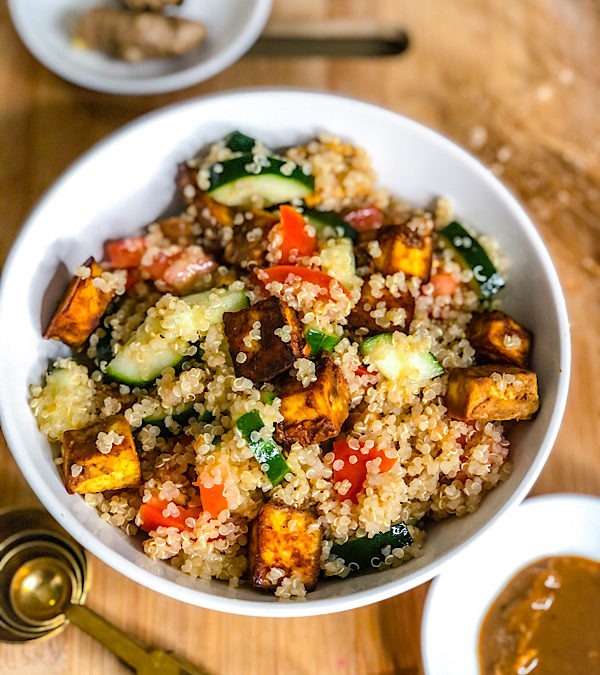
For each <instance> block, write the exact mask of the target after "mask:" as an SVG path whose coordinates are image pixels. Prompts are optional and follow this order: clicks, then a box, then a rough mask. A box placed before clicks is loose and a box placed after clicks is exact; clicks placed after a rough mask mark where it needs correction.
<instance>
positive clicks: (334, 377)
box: [275, 357, 350, 446]
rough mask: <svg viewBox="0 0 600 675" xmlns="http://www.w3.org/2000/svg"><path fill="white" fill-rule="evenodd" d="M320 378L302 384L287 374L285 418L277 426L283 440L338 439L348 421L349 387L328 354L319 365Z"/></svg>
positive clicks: (282, 410) (283, 396)
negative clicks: (304, 385)
mask: <svg viewBox="0 0 600 675" xmlns="http://www.w3.org/2000/svg"><path fill="white" fill-rule="evenodd" d="M316 376H317V379H316V380H315V381H314V382H311V383H310V384H309V385H308V386H306V387H303V386H302V383H301V382H299V381H298V380H297V379H296V378H295V377H291V376H288V377H287V378H286V380H285V381H284V382H283V384H282V387H281V393H280V396H281V406H280V408H279V412H280V413H281V414H282V415H283V421H282V422H280V423H279V424H278V425H277V428H276V430H275V436H276V438H277V439H278V440H279V441H281V442H282V443H289V444H291V443H295V442H298V443H300V444H301V445H304V446H306V445H310V444H311V443H321V442H323V441H326V440H328V439H329V438H335V437H336V436H337V435H338V434H339V433H340V431H341V429H342V425H343V424H344V422H345V421H346V418H347V417H348V413H349V405H350V389H349V387H348V383H347V382H346V379H345V377H344V375H343V373H342V371H341V369H340V368H339V366H337V365H336V364H335V363H334V362H333V360H332V359H331V358H329V357H324V358H322V359H321V360H320V361H319V363H318V364H317V368H316Z"/></svg>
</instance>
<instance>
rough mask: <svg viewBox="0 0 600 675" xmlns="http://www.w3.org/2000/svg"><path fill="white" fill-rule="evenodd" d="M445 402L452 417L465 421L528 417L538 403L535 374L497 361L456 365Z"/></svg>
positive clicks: (524, 418) (449, 380)
mask: <svg viewBox="0 0 600 675" xmlns="http://www.w3.org/2000/svg"><path fill="white" fill-rule="evenodd" d="M445 403H446V407H447V408H448V414H449V415H450V416H451V417H454V418H455V419H459V420H463V421H465V422H469V421H471V420H485V421H488V420H528V419H531V417H533V415H534V414H535V413H536V412H537V410H538V408H539V404H540V401H539V395H538V386H537V377H536V375H535V373H533V372H531V371H530V370H524V369H523V368H517V367H515V366H504V365H500V364H488V365H485V366H470V367H469V368H455V369H454V370H452V371H451V372H450V375H449V378H448V389H447V391H446V400H445Z"/></svg>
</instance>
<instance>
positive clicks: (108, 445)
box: [61, 415, 142, 494]
mask: <svg viewBox="0 0 600 675" xmlns="http://www.w3.org/2000/svg"><path fill="white" fill-rule="evenodd" d="M61 455H62V459H63V470H64V480H65V486H66V488H67V491H68V492H70V493H74V492H77V493H79V494H85V493H87V492H104V491H105V490H121V489H123V488H129V487H135V486H136V485H139V484H140V482H141V478H142V476H141V470H140V460H139V457H138V454H137V451H136V449H135V442H134V440H133V436H132V435H131V428H130V426H129V424H128V422H127V420H126V419H125V417H124V416H123V415H114V416H113V417H107V418H106V419H103V420H101V421H100V422H97V423H96V424H92V425H91V426H89V427H84V428H83V429H76V430H75V429H74V430H71V431H65V433H64V434H63V438H62V445H61Z"/></svg>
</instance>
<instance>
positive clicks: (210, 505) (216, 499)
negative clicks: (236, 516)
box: [196, 482, 229, 518]
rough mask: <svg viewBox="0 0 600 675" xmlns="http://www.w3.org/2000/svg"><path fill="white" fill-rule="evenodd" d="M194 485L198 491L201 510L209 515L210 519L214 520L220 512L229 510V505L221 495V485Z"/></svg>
mask: <svg viewBox="0 0 600 675" xmlns="http://www.w3.org/2000/svg"><path fill="white" fill-rule="evenodd" d="M196 485H197V486H198V488H199V489H200V499H201V500H202V509H203V510H204V511H207V512H208V513H210V516H211V518H216V517H217V516H218V515H219V513H221V511H224V510H225V509H228V508H229V503H228V502H227V499H226V498H225V495H224V494H223V483H218V484H217V483H215V484H214V485H212V486H211V487H206V485H204V483H200V482H198V483H196Z"/></svg>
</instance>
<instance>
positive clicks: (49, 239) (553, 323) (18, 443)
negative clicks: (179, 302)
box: [0, 89, 570, 617]
mask: <svg viewBox="0 0 600 675" xmlns="http://www.w3.org/2000/svg"><path fill="white" fill-rule="evenodd" d="M234 129H239V130H240V131H243V132H244V133H247V134H249V135H251V136H253V137H254V138H260V139H261V140H263V141H264V142H265V143H266V144H267V145H268V146H270V147H275V148H277V147H282V146H286V145H293V144H295V143H301V142H306V141H307V140H308V139H310V138H314V137H315V136H316V135H317V134H319V133H320V132H325V131H326V132H329V133H333V134H337V135H339V136H340V137H342V138H344V139H346V140H348V141H350V142H353V143H355V144H357V145H360V146H361V147H363V148H365V149H366V150H367V152H368V153H369V155H370V156H371V158H372V160H373V166H374V168H375V171H376V173H377V175H378V177H379V184H380V185H382V186H383V187H386V188H388V189H389V190H390V191H391V192H393V193H394V194H398V195H401V196H402V197H403V198H405V199H407V200H408V201H410V202H412V203H414V204H418V205H421V206H426V205H428V204H431V202H432V200H433V199H434V198H435V197H436V196H439V195H446V196H447V197H448V198H449V199H450V200H451V201H452V202H453V204H454V205H455V207H456V209H457V212H458V213H459V214H460V217H461V218H462V219H464V220H465V221H466V222H468V223H472V225H473V227H475V228H476V229H477V230H479V231H481V232H482V233H485V234H488V235H490V236H492V237H494V239H495V240H496V241H497V242H498V246H499V248H500V250H501V251H503V252H504V254H505V255H506V256H507V259H508V260H509V261H510V265H511V267H510V273H509V276H508V283H507V288H506V290H505V291H504V292H503V293H504V295H505V297H504V308H505V309H506V311H507V312H508V313H509V314H511V315H512V316H514V317H515V318H516V319H517V320H520V321H523V323H525V324H526V325H527V327H528V328H530V329H531V330H533V332H534V334H535V335H536V336H537V335H539V336H543V339H540V340H538V341H537V342H536V346H535V348H534V351H533V362H532V368H533V370H534V371H535V372H536V373H537V376H538V381H539V387H540V395H541V400H542V405H541V408H540V411H539V413H538V414H537V415H536V417H535V419H534V420H532V421H531V422H526V423H523V424H518V425H516V426H515V428H514V429H513V430H512V431H511V432H510V440H511V445H512V450H511V452H512V458H513V460H514V467H513V472H512V474H511V475H510V477H509V478H508V479H507V480H506V481H505V482H504V483H502V484H501V485H499V486H497V487H496V488H495V489H494V490H492V491H491V492H490V493H489V494H488V495H486V498H485V499H484V500H483V502H482V504H481V506H480V508H479V509H478V510H477V511H476V512H475V513H473V514H471V515H469V516H465V517H463V518H454V519H452V518H449V519H448V520H446V521H444V522H440V523H432V524H431V527H428V533H427V541H426V544H425V547H424V551H423V555H422V556H421V557H419V558H415V559H413V560H410V561H408V562H407V563H406V564H404V565H402V566H400V567H398V568H395V569H387V570H383V571H380V572H378V573H376V574H368V575H364V576H356V577H350V578H348V579H344V580H322V582H320V583H319V585H318V588H317V589H316V590H315V591H313V592H311V593H309V594H308V595H307V597H306V598H305V599H304V600H302V601H300V602H281V601H279V600H278V599H277V598H275V597H274V596H273V595H271V594H261V593H259V592H257V591H256V590H255V589H253V588H250V587H249V586H248V585H242V586H240V587H239V588H230V587H229V586H228V585H227V584H224V583H220V582H218V581H214V580H213V581H203V580H197V579H193V578H191V577H189V576H186V575H184V574H183V573H181V572H179V571H178V570H176V569H175V568H174V567H172V566H170V565H168V564H167V563H163V562H160V561H152V560H150V559H149V558H147V557H146V556H145V555H144V553H143V552H142V551H141V548H140V545H139V542H138V541H137V540H136V539H135V538H133V537H128V536H126V535H125V534H124V533H123V532H121V531H120V530H118V529H117V528H114V527H112V526H110V525H109V524H108V523H106V522H104V521H102V520H101V519H100V518H99V517H98V514H97V513H96V511H95V510H93V509H92V508H90V507H89V506H87V505H86V504H85V502H84V500H83V499H81V498H80V497H79V496H78V495H69V494H67V492H66V490H65V488H64V485H63V481H62V479H61V477H60V475H59V472H58V470H57V468H56V466H55V464H54V462H53V461H52V451H51V448H50V447H49V445H48V443H47V442H46V440H45V439H44V438H43V437H42V436H41V434H40V432H39V430H38V428H37V424H36V421H35V419H34V417H33V415H32V414H31V410H30V409H29V406H28V403H27V401H28V396H29V393H28V392H29V385H30V384H32V383H34V382H39V381H40V379H41V377H42V375H43V373H44V372H45V371H46V369H47V367H48V362H49V361H52V360H54V359H56V358H57V357H58V356H59V355H65V354H68V353H69V350H68V349H66V348H65V347H64V345H61V344H59V343H57V342H56V341H54V340H44V339H43V338H42V330H43V329H42V327H43V326H45V325H46V323H47V321H48V319H49V317H50V315H51V312H52V311H53V309H54V308H55V307H56V303H57V302H58V300H59V297H60V295H61V294H62V292H63V290H64V288H65V286H66V283H67V281H68V279H69V277H70V272H69V271H70V270H73V269H74V268H75V267H76V266H77V265H80V264H81V262H82V261H83V260H85V259H86V258H88V257H89V256H90V255H94V256H95V257H97V258H100V257H101V255H102V250H103V244H104V241H106V240H107V239H117V238H119V237H123V236H128V235H130V234H132V233H134V232H138V231H139V229H140V228H141V227H143V226H144V225H146V224H147V223H149V222H152V221H153V220H155V219H156V218H157V217H158V216H159V215H160V214H162V213H167V212H168V210H169V208H170V205H172V204H173V198H174V194H175V185H174V183H175V175H176V167H177V164H178V163H179V162H182V161H184V160H185V159H187V158H189V157H191V156H193V155H194V154H195V153H196V152H197V151H198V149H199V148H201V147H203V146H204V145H206V144H207V143H212V142H214V141H215V139H219V138H223V136H225V135H226V134H228V133H229V132H231V131H233V130H234ZM0 325H2V326H7V327H10V330H4V331H0V411H1V414H2V424H3V431H4V434H5V436H6V439H7V442H8V444H9V447H10V449H11V451H12V453H13V455H14V456H15V458H16V460H17V462H18V464H19V466H20V468H21V470H22V471H23V475H24V476H25V478H26V479H27V480H28V481H29V483H30V485H31V487H32V489H33V490H34V492H35V493H36V495H37V496H38V497H39V499H40V500H41V501H42V503H43V504H44V506H46V508H47V509H48V510H49V511H50V513H51V514H52V515H53V516H54V517H55V518H56V519H57V520H58V521H59V522H60V523H61V525H63V527H64V528H65V529H66V530H67V531H68V532H69V533H70V534H72V535H73V537H74V538H75V539H77V540H78V541H79V542H80V543H81V544H82V545H83V546H84V547H85V548H87V549H88V550H89V551H90V552H91V553H93V554H94V555H96V556H97V557H98V558H100V559H101V560H103V561H104V562H106V563H107V564H109V565H111V566H113V567H114V568H115V569H118V570H119V571H120V572H121V573H123V574H125V575H126V576H128V577H130V578H131V579H133V580H134V581H137V582H138V583H141V584H143V585H144V586H147V587H148V588H151V589H153V590H156V591H158V592H161V593H164V594H165V595H167V596H169V597H172V598H177V599H179V600H182V601H184V602H189V603H192V604H196V605H199V606H201V607H206V608H208V609H216V610H220V611H226V612H232V613H236V614H246V615H255V616H273V617H274V616H278V617H285V616H290V617H298V616H308V615H317V614H326V613H328V612H337V611H341V610H347V609H353V608H355V607H360V606H362V605H366V604H369V603H374V602H379V601H380V600H384V599H385V598H389V597H391V596H393V595H396V594H398V593H402V592H404V591H406V590H408V589H410V588H413V587H414V586H417V585H418V584H421V583H423V582H425V581H428V580H429V579H431V578H432V577H433V576H435V575H436V574H438V573H439V572H440V570H441V568H442V567H443V566H445V565H446V564H447V563H448V562H449V560H450V559H451V558H452V557H453V556H454V555H455V554H457V553H458V552H459V551H461V550H462V549H463V548H464V547H465V546H466V545H467V543H469V542H470V541H472V540H474V539H476V538H478V537H479V536H480V535H482V534H483V533H484V532H485V531H486V530H487V528H488V527H490V526H491V524H492V523H493V522H494V521H495V520H496V519H497V518H498V517H499V516H500V515H501V514H502V513H503V512H504V511H506V510H507V509H509V508H510V507H512V506H515V505H516V504H518V503H519V502H520V501H521V500H522V499H524V498H525V496H526V495H527V493H528V492H529V490H530V489H531V487H532V485H533V483H534V482H535V480H536V478H537V477H538V475H539V473H540V471H541V470H542V467H543V466H544V463H545V461H546V459H547V457H548V455H549V454H550V450H551V449H552V445H553V443H554V439H555V438H556V434H557V433H558V429H559V426H560V422H561V419H562V415H563V411H564V407H565V403H566V400H567V392H568V383H569V372H570V337H569V324H568V318H567V313H566V307H565V302H564V298H563V295H562V292H561V289H560V284H559V281H558V277H557V275H556V271H555V270H554V267H553V266H552V262H551V260H550V256H549V255H548V253H547V251H546V249H545V247H544V244H543V242H542V240H541V238H540V236H539V234H538V233H537V231H536V229H535V227H534V225H533V224H532V222H531V221H530V220H529V218H528V217H527V215H526V213H525V212H524V211H523V209H522V208H521V207H520V206H519V205H518V203H517V202H516V200H515V199H514V197H513V196H512V195H511V194H510V193H509V192H508V191H507V190H506V188H504V187H503V186H502V184H501V183H500V182H499V181H498V180H497V179H496V177H495V176H494V175H493V174H492V172H491V171H490V170H489V169H487V168H486V167H484V166H483V165H481V164H480V163H479V162H477V161H476V160H475V159H474V158H473V157H471V156H469V155H468V154H467V153H466V152H464V151H463V150H461V149H460V148H459V147H457V146H456V145H454V144H453V143H451V142H450V141H449V140H447V139H446V138H444V137H443V136H441V135H439V134H437V133H435V132H434V131H432V130H430V129H427V128H426V127H423V126H421V125H420V124H417V123H416V122H413V121H412V120H409V119H407V118H405V117H402V116H400V115H398V114H396V113H393V112H391V111H389V110H385V109H383V108H379V107H377V106H373V105H369V104H368V103H364V102H361V101H356V100H352V99H348V98H343V97H340V96H333V95H330V94H323V93H316V92H310V91H301V90H283V91H281V90H264V89H257V90H248V91H237V92H229V93H223V94H217V95H213V96H206V97H203V98H198V99H192V100H189V101H185V102H183V103H179V104H177V105H173V106H170V107H168V108H165V109H163V110H158V111H156V112H154V113H152V114H150V115H146V116H144V117H142V118H141V119H139V120H137V121H135V122H133V123H132V124H129V125H127V126H126V127H124V128H123V129H121V130H119V131H118V132H117V133H115V134H113V135H112V136H110V137H109V138H107V139H105V140H103V141H102V142H101V143H99V144H98V145H96V146H95V147H94V148H92V149H91V150H90V151H89V152H88V153H86V155H84V156H83V157H82V158H81V159H79V160H78V161H77V162H76V163H75V164H74V165H73V166H72V167H71V168H70V169H69V170H68V171H67V172H65V174H64V175H63V176H62V177H61V178H59V179H58V180H57V181H56V183H55V184H54V185H53V186H52V188H50V190H49V191H48V193H47V194H46V195H45V197H44V198H43V199H42V200H41V201H40V203H39V204H38V206H37V207H36V208H35V209H34V211H33V212H32V214H31V215H30V216H29V218H28V220H27V222H26V223H25V225H24V227H23V230H22V231H21V233H20V235H19V238H18V239H17V241H16V242H15V245H14V247H13V250H12V252H11V254H10V256H9V258H8V260H7V261H6V264H5V266H4V270H3V273H2V285H1V288H0Z"/></svg>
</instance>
